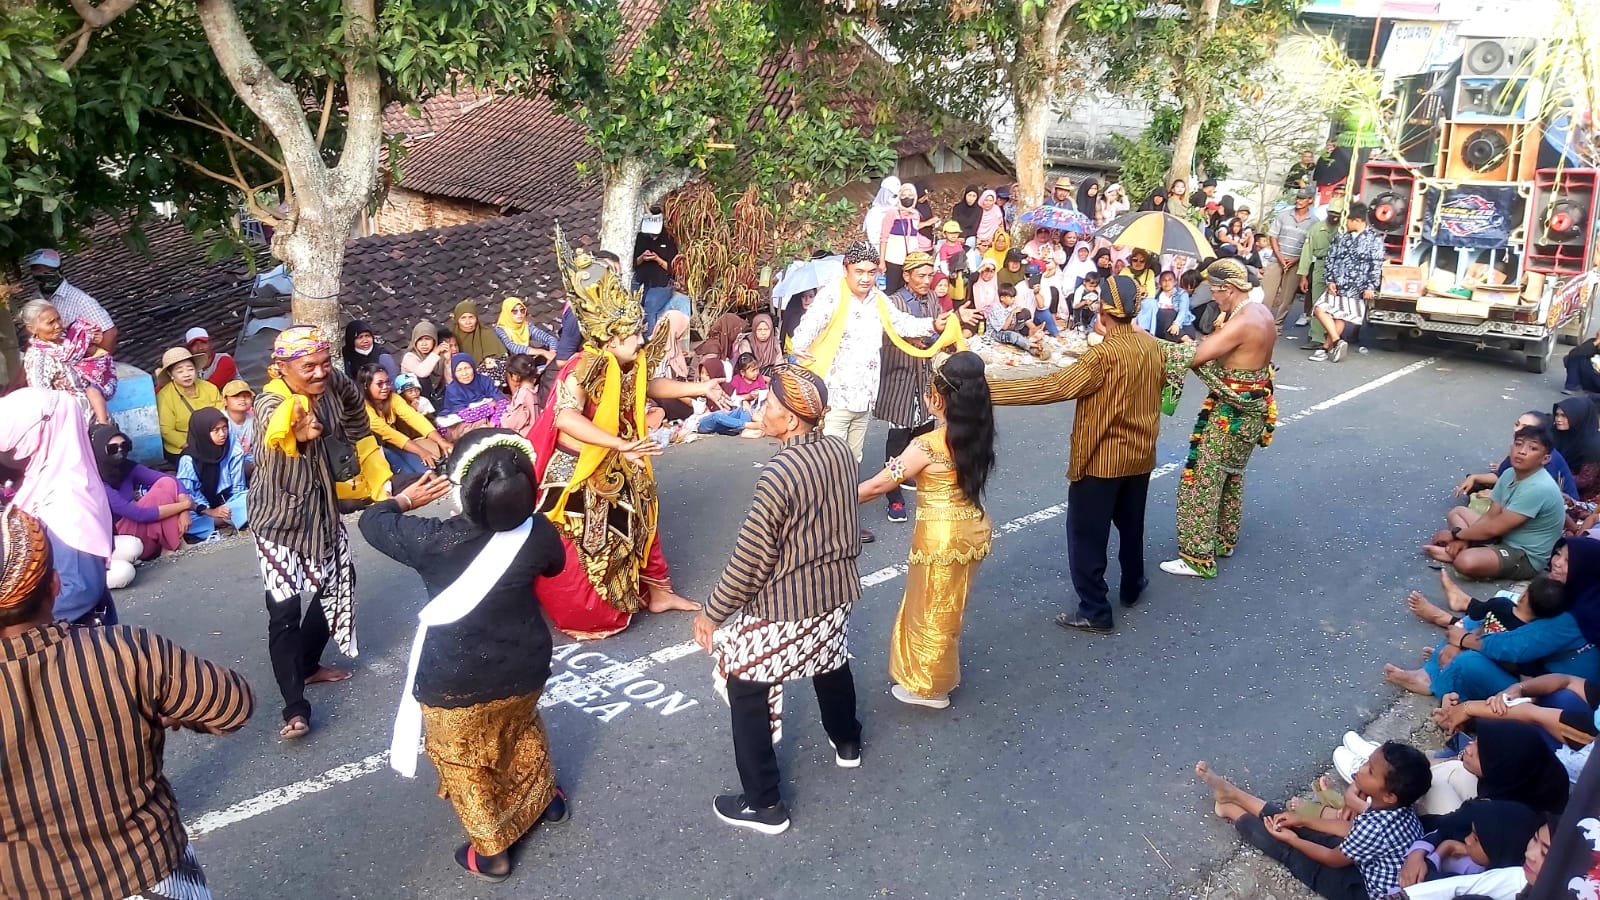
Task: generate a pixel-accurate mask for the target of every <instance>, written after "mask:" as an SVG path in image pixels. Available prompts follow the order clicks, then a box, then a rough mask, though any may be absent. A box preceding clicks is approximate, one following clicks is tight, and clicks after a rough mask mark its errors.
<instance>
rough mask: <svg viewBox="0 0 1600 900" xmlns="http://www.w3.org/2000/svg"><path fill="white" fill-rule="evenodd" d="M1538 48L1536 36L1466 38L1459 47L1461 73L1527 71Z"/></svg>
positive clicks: (1485, 74)
mask: <svg viewBox="0 0 1600 900" xmlns="http://www.w3.org/2000/svg"><path fill="white" fill-rule="evenodd" d="M1539 49H1540V43H1539V39H1538V38H1500V37H1495V38H1469V39H1468V40H1467V42H1466V46H1465V47H1464V48H1463V49H1462V51H1461V77H1462V78H1516V77H1517V76H1519V75H1528V74H1529V72H1530V70H1531V69H1532V67H1533V65H1534V63H1535V57H1536V56H1537V55H1538V53H1539Z"/></svg>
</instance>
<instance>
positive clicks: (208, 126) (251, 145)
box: [155, 103, 284, 172]
mask: <svg viewBox="0 0 1600 900" xmlns="http://www.w3.org/2000/svg"><path fill="white" fill-rule="evenodd" d="M200 108H201V109H204V110H205V111H206V114H207V115H209V116H211V117H212V118H213V119H215V120H216V123H215V124H212V123H210V122H202V121H200V120H199V119H192V118H190V117H188V116H186V115H183V114H182V113H175V112H169V111H168V110H164V109H157V110H155V112H156V114H157V115H160V116H164V117H166V118H168V119H171V120H173V121H174V122H183V123H185V124H188V125H194V126H196V127H198V128H204V129H205V130H207V131H209V132H211V133H213V134H217V135H220V136H221V137H222V138H224V141H223V146H228V143H227V142H228V141H234V142H236V143H238V144H240V145H241V146H244V147H246V148H248V149H249V150H250V152H252V153H254V154H255V155H257V156H259V157H261V159H262V160H264V161H265V162H266V163H267V165H269V166H271V167H273V168H274V169H277V170H278V171H279V172H283V171H284V167H283V162H282V161H280V160H278V159H277V158H275V157H274V156H273V155H272V154H270V153H268V152H267V151H265V150H263V149H261V148H260V147H258V146H256V144H255V142H254V141H252V140H250V139H249V138H247V137H244V136H242V135H240V134H239V133H238V132H236V131H234V130H233V129H232V128H229V127H228V123H227V122H224V121H223V120H222V117H221V116H219V115H217V114H216V112H214V111H213V110H212V109H211V108H210V107H208V106H206V105H205V104H203V103H202V104H200Z"/></svg>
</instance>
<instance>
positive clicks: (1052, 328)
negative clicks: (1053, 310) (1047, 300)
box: [1033, 309, 1061, 337]
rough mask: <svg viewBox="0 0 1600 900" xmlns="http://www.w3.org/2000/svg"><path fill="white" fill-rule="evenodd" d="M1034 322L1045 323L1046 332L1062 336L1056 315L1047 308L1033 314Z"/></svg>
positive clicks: (1054, 335) (1052, 335) (1036, 323)
mask: <svg viewBox="0 0 1600 900" xmlns="http://www.w3.org/2000/svg"><path fill="white" fill-rule="evenodd" d="M1033 324H1035V325H1043V326H1044V332H1045V334H1048V335H1050V336H1051V337H1060V336H1061V329H1060V328H1058V327H1057V326H1056V317H1055V316H1052V315H1050V311H1049V310H1047V309H1041V310H1039V311H1038V312H1036V313H1034V314H1033Z"/></svg>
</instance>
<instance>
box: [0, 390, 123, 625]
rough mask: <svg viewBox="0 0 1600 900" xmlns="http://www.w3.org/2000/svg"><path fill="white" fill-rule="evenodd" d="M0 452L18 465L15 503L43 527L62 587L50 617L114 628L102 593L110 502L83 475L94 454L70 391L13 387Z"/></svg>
mask: <svg viewBox="0 0 1600 900" xmlns="http://www.w3.org/2000/svg"><path fill="white" fill-rule="evenodd" d="M0 453H4V454H6V455H7V456H8V457H9V458H10V459H14V460H17V461H19V462H20V463H21V464H22V467H23V473H22V486H21V487H19V488H18V489H17V494H16V496H15V497H14V498H13V499H12V501H11V502H12V503H13V504H14V505H15V506H16V507H17V508H18V509H20V510H22V511H23V512H25V513H28V514H30V515H32V516H33V517H35V518H37V519H38V520H39V521H40V522H42V523H43V524H44V527H45V531H46V532H48V534H49V537H50V552H51V555H52V556H53V558H54V559H55V566H56V574H57V575H59V576H60V578H61V590H60V591H59V592H58V593H57V594H56V601H55V616H56V618H57V619H59V620H61V621H65V622H75V623H78V624H83V625H96V624H99V625H115V624H116V623H117V609H116V605H115V604H114V603H112V601H111V593H110V591H108V590H107V588H106V560H107V559H109V558H110V557H111V550H112V540H111V503H110V501H108V500H107V499H106V489H105V484H104V482H102V481H101V480H100V479H99V478H91V477H88V476H89V473H91V472H93V471H95V469H96V466H95V457H94V451H93V450H92V449H91V448H90V446H89V434H88V431H87V430H85V428H84V427H83V417H82V415H81V412H80V410H79V408H78V405H77V402H76V401H74V400H73V398H72V395H71V394H64V393H62V392H60V391H50V390H45V389H43V388H35V387H25V388H18V389H16V390H14V391H12V392H11V393H9V394H7V395H5V396H4V397H0Z"/></svg>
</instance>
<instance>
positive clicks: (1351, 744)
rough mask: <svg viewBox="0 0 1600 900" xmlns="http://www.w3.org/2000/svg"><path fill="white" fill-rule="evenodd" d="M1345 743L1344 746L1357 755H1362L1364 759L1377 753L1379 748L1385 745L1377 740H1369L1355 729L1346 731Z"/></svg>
mask: <svg viewBox="0 0 1600 900" xmlns="http://www.w3.org/2000/svg"><path fill="white" fill-rule="evenodd" d="M1343 743H1344V746H1345V747H1346V748H1347V749H1349V751H1350V752H1351V753H1354V754H1355V755H1357V756H1359V757H1361V758H1362V759H1366V758H1367V757H1369V756H1371V755H1372V754H1374V753H1377V752H1378V748H1379V747H1381V746H1383V745H1382V744H1380V743H1378V742H1377V741H1369V740H1367V739H1366V738H1364V737H1362V736H1361V735H1359V734H1356V733H1355V732H1354V731H1346V732H1345V733H1344V741H1343Z"/></svg>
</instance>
